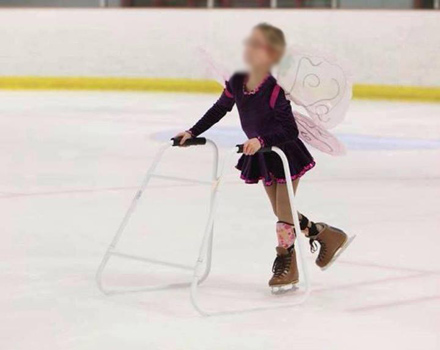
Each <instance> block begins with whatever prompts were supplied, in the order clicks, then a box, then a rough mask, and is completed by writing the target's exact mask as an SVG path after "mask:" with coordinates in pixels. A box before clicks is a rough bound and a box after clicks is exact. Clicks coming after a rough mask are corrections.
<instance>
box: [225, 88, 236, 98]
mask: <svg viewBox="0 0 440 350" xmlns="http://www.w3.org/2000/svg"><path fill="white" fill-rule="evenodd" d="M223 92H224V93H225V95H226V97H229V98H233V97H234V95H232V93H231V92H229V90H228V89H226V88H225V89H224V90H223Z"/></svg>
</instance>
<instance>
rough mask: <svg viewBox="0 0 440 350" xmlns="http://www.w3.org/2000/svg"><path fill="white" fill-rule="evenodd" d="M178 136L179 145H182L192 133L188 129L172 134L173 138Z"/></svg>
mask: <svg viewBox="0 0 440 350" xmlns="http://www.w3.org/2000/svg"><path fill="white" fill-rule="evenodd" d="M179 137H181V138H182V139H181V140H180V142H179V145H180V146H183V144H184V143H185V141H186V140H189V139H190V138H192V135H191V134H190V133H189V132H188V131H182V132H179V133H178V134H177V135H176V136H174V138H179Z"/></svg>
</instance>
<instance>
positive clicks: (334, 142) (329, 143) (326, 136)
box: [293, 111, 346, 156]
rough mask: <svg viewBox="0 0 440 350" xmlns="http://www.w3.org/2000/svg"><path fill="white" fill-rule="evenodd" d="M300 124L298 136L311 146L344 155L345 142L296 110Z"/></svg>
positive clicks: (296, 117)
mask: <svg viewBox="0 0 440 350" xmlns="http://www.w3.org/2000/svg"><path fill="white" fill-rule="evenodd" d="M293 115H294V117H295V121H296V124H297V126H298V131H299V135H298V137H299V138H300V139H301V140H303V141H304V142H307V143H308V144H309V145H310V146H312V147H314V148H316V149H318V150H320V151H321V152H324V153H327V154H330V155H332V156H342V155H344V154H345V153H346V150H345V146H344V144H343V143H342V142H341V141H339V140H338V138H337V137H336V136H334V135H333V134H332V133H331V132H330V131H328V130H326V129H325V128H323V127H322V126H319V125H317V124H316V123H315V122H314V121H313V120H312V119H311V118H309V117H307V116H305V115H304V114H301V113H299V112H296V111H294V112H293Z"/></svg>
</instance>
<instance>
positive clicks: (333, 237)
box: [276, 180, 351, 269]
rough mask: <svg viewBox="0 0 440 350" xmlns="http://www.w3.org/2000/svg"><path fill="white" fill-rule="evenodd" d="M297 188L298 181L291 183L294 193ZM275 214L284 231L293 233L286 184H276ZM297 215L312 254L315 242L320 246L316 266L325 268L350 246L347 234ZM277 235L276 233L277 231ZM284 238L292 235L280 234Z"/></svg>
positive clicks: (315, 248)
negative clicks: (308, 240) (308, 239)
mask: <svg viewBox="0 0 440 350" xmlns="http://www.w3.org/2000/svg"><path fill="white" fill-rule="evenodd" d="M297 186H298V180H296V181H294V182H293V187H294V189H295V192H296V188H297ZM276 213H277V217H278V220H280V222H282V223H285V224H284V227H285V230H284V231H286V230H287V231H288V230H289V228H290V231H289V232H292V231H293V232H295V231H296V230H295V229H294V226H293V218H292V212H291V210H290V201H289V196H288V192H287V185H286V184H277V193H276ZM298 215H299V223H300V226H301V231H302V232H304V234H305V235H306V237H309V238H310V245H311V248H312V252H314V251H315V250H317V247H316V245H315V243H314V242H315V241H317V242H318V243H319V244H320V249H319V254H318V257H317V259H316V264H317V265H318V266H319V267H321V268H323V269H324V268H327V267H328V266H329V265H330V263H331V262H333V261H334V260H335V259H336V258H337V257H338V256H339V255H340V254H341V253H342V251H343V250H344V249H345V248H346V247H347V246H348V244H350V242H351V240H350V239H349V238H348V236H347V234H346V233H345V232H343V231H342V230H340V229H337V228H334V227H331V226H329V225H327V224H324V223H314V222H313V221H310V220H309V219H308V218H307V217H306V216H304V215H302V214H298ZM279 224H280V223H279ZM277 234H278V235H280V234H279V233H278V230H277ZM281 235H282V236H284V237H291V236H292V235H291V234H290V235H287V236H286V234H285V233H284V234H281ZM295 236H296V235H295V234H293V238H292V239H291V240H290V241H289V242H292V245H293V242H294V240H295Z"/></svg>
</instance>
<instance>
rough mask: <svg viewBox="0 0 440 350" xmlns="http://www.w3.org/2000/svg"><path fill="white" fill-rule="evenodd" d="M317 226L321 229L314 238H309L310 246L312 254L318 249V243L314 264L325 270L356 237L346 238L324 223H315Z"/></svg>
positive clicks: (341, 232)
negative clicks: (317, 244)
mask: <svg viewBox="0 0 440 350" xmlns="http://www.w3.org/2000/svg"><path fill="white" fill-rule="evenodd" d="M317 225H321V226H322V227H323V229H322V230H321V231H320V232H319V233H318V234H317V235H316V236H312V237H311V238H310V246H311V251H312V253H314V252H315V251H316V250H317V249H318V248H317V246H316V242H318V243H319V245H320V249H319V253H318V257H317V258H316V261H315V262H316V265H318V266H319V267H320V268H321V270H326V269H327V268H328V267H329V266H330V265H331V264H333V263H334V262H335V260H336V259H337V258H338V257H339V256H340V255H341V254H342V252H343V251H344V250H345V249H346V248H347V247H348V246H349V245H350V243H351V242H352V241H353V239H354V238H355V237H356V236H352V237H348V236H347V234H346V233H345V232H343V231H342V230H340V229H338V228H336V227H332V226H329V225H327V224H324V223H317Z"/></svg>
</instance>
